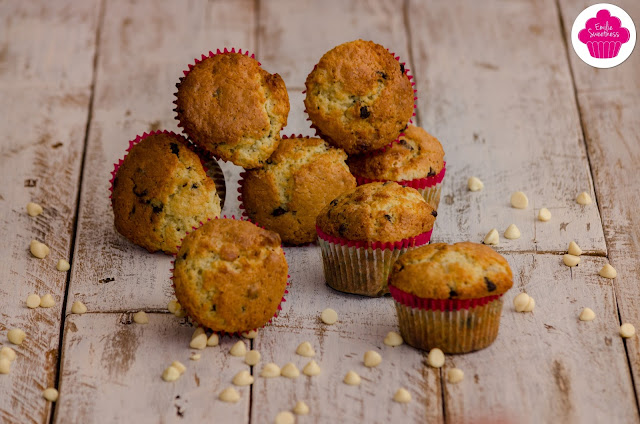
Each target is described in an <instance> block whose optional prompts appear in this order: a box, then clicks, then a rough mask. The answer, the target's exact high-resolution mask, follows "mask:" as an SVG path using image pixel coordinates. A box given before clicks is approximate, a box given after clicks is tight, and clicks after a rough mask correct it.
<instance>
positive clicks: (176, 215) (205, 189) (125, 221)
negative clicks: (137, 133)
mask: <svg viewBox="0 0 640 424" xmlns="http://www.w3.org/2000/svg"><path fill="white" fill-rule="evenodd" d="M136 141H137V144H135V141H134V142H132V144H133V147H131V149H130V150H129V153H128V154H127V156H126V157H125V158H124V160H123V161H122V163H121V164H119V166H117V171H115V176H114V178H113V185H112V190H113V193H112V196H111V204H112V206H113V215H114V224H115V227H116V230H118V232H119V233H120V234H122V235H123V236H125V237H126V238H127V239H129V240H130V241H131V242H132V243H135V244H137V245H138V246H142V247H144V248H145V249H147V250H148V251H149V252H155V251H157V250H162V251H163V252H166V253H172V254H175V253H176V252H177V251H178V248H177V246H178V245H179V244H180V240H181V239H182V238H183V237H184V235H185V234H186V233H187V232H188V231H190V230H191V228H192V227H197V226H198V225H200V223H201V222H204V221H206V220H208V219H213V218H217V217H218V216H220V198H219V197H218V194H217V192H216V186H215V183H214V182H213V180H211V179H210V178H208V177H207V175H206V173H205V169H204V168H203V166H202V163H201V162H200V158H199V156H198V155H197V154H196V153H195V152H193V151H192V150H191V147H190V145H189V144H188V142H187V140H186V139H185V138H184V137H182V136H180V135H177V134H174V133H170V132H167V131H164V132H155V133H151V134H145V135H143V136H142V137H139V138H137V139H136Z"/></svg>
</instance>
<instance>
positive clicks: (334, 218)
mask: <svg viewBox="0 0 640 424" xmlns="http://www.w3.org/2000/svg"><path fill="white" fill-rule="evenodd" d="M436 216H437V213H436V212H435V211H434V210H433V208H432V207H431V206H430V205H429V204H428V203H426V202H425V200H424V198H423V197H422V196H421V195H420V193H419V192H418V191H417V190H415V189H413V188H410V187H403V186H401V185H399V184H398V183H395V182H391V181H387V182H376V183H370V184H363V185H361V186H358V187H356V188H355V189H353V190H351V191H348V192H346V193H344V194H342V195H340V196H338V197H337V198H336V199H334V200H332V201H331V203H329V204H328V205H327V206H326V207H325V208H324V209H323V210H322V211H321V212H320V214H319V215H318V218H317V220H316V223H317V225H318V227H319V228H320V229H321V230H322V231H323V232H325V233H327V234H329V235H331V236H334V237H339V238H343V239H347V240H353V241H382V242H392V241H400V240H402V239H406V238H409V237H415V236H417V235H419V234H422V233H425V232H428V231H430V230H431V229H432V228H433V223H434V222H435V217H436Z"/></svg>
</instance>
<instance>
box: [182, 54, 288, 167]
mask: <svg viewBox="0 0 640 424" xmlns="http://www.w3.org/2000/svg"><path fill="white" fill-rule="evenodd" d="M176 87H177V88H178V91H177V92H176V93H175V95H176V100H175V102H174V103H175V104H176V108H175V109H174V110H175V111H176V113H177V116H176V118H177V119H178V121H179V124H178V126H180V127H182V128H183V130H184V132H185V133H186V134H187V135H188V136H189V138H190V139H191V140H192V141H193V142H194V143H195V144H196V145H198V146H200V147H202V148H204V149H206V150H208V151H210V152H211V153H213V154H214V155H215V156H216V157H218V158H221V159H223V160H225V161H231V162H233V163H234V164H235V165H238V166H241V167H243V168H246V169H253V168H259V167H261V166H262V165H264V163H265V161H266V160H267V159H268V158H269V156H271V153H273V151H274V150H275V149H276V147H277V146H278V143H279V141H280V130H281V129H282V128H283V127H284V126H285V125H287V117H288V115H289V95H288V93H287V88H286V87H285V84H284V81H283V80H282V78H281V77H280V75H278V74H270V73H268V72H267V71H265V70H264V69H262V68H261V67H260V62H258V61H257V60H255V58H254V56H253V55H251V56H249V54H248V52H245V53H242V50H238V51H237V52H236V50H235V49H231V50H227V49H224V51H220V50H218V51H217V52H216V53H213V52H209V55H208V56H205V55H202V58H201V59H200V60H198V59H195V64H194V65H189V70H188V71H184V77H182V78H180V82H179V83H178V84H176Z"/></svg>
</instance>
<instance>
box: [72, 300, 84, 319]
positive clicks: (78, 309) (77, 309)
mask: <svg viewBox="0 0 640 424" xmlns="http://www.w3.org/2000/svg"><path fill="white" fill-rule="evenodd" d="M85 312H87V307H86V306H85V304H84V303H82V302H80V301H79V300H76V301H75V302H73V305H71V313H72V314H80V315H82V314H84V313H85Z"/></svg>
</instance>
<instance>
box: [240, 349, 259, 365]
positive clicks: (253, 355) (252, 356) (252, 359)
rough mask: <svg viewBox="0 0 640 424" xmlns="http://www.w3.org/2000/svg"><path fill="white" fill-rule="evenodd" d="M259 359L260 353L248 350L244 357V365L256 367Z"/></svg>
mask: <svg viewBox="0 0 640 424" xmlns="http://www.w3.org/2000/svg"><path fill="white" fill-rule="evenodd" d="M260 357H261V355H260V352H258V351H257V350H250V351H249V352H247V354H246V355H244V363H245V364H247V365H251V366H254V365H258V362H260Z"/></svg>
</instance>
